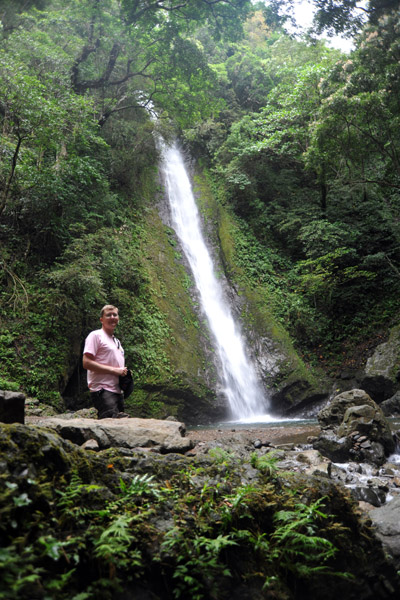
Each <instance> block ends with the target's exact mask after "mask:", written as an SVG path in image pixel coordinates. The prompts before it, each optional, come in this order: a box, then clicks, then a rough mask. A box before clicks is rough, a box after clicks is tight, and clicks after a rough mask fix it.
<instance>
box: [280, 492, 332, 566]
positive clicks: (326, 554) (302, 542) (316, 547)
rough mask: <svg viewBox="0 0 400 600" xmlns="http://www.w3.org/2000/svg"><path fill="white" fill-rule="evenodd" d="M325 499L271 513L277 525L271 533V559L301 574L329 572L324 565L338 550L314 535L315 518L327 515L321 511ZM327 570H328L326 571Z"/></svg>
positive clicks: (327, 541) (325, 540)
mask: <svg viewBox="0 0 400 600" xmlns="http://www.w3.org/2000/svg"><path fill="white" fill-rule="evenodd" d="M323 501H324V498H320V499H319V500H317V501H316V502H314V503H313V504H311V505H310V506H307V505H306V504H302V503H298V504H296V505H295V510H281V511H278V512H277V513H276V514H275V516H274V522H275V524H277V528H276V529H275V531H274V533H273V534H272V536H271V549H272V552H271V557H270V558H271V560H278V561H279V563H280V565H281V567H283V568H284V569H286V570H288V571H291V572H292V573H296V574H297V575H298V576H300V577H310V576H313V575H316V574H317V573H321V572H323V571H329V569H328V567H327V566H326V565H325V564H324V563H326V562H327V561H328V560H329V559H330V558H332V557H333V556H334V555H335V554H336V552H337V549H336V548H335V546H334V545H333V544H332V543H331V542H330V541H329V540H327V539H325V538H323V537H321V536H318V535H316V531H317V523H316V521H315V519H316V518H319V519H321V518H327V515H326V514H324V513H323V512H322V511H321V510H320V508H319V507H320V505H321V504H322V502H323ZM329 572H330V571H329Z"/></svg>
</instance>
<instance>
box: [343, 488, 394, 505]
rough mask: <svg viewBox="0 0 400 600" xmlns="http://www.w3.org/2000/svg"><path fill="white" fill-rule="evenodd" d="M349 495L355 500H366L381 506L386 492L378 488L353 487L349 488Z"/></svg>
mask: <svg viewBox="0 0 400 600" xmlns="http://www.w3.org/2000/svg"><path fill="white" fill-rule="evenodd" d="M351 495H352V496H353V498H355V500H358V501H360V502H367V503H368V504H370V505H371V506H382V504H384V503H385V501H386V492H385V491H384V490H380V489H378V488H370V487H355V488H351Z"/></svg>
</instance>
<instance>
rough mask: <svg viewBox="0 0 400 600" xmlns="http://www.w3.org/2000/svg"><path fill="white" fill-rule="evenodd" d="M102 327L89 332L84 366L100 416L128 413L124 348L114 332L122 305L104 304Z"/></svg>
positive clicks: (125, 415) (101, 316)
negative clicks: (121, 381) (123, 379)
mask: <svg viewBox="0 0 400 600" xmlns="http://www.w3.org/2000/svg"><path fill="white" fill-rule="evenodd" d="M100 322H101V324H102V327H101V329H96V330H95V331H92V332H91V333H89V335H88V336H87V338H86V340H85V348H84V350H83V361H82V362H83V368H84V369H87V380H88V386H89V390H90V395H91V398H92V400H93V404H94V407H95V408H96V409H97V412H98V415H99V419H106V418H109V417H111V418H121V417H128V416H129V415H127V414H126V413H124V412H123V411H124V397H123V394H122V393H121V388H120V386H119V376H120V375H126V373H127V368H126V367H125V357H124V350H123V348H122V346H121V343H120V341H119V340H118V339H117V338H116V337H115V335H114V332H115V329H116V327H117V325H118V322H119V314H118V308H117V307H116V306H113V305H112V304H106V306H103V308H102V309H101V313H100Z"/></svg>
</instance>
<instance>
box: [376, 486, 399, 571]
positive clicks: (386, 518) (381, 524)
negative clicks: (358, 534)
mask: <svg viewBox="0 0 400 600" xmlns="http://www.w3.org/2000/svg"><path fill="white" fill-rule="evenodd" d="M399 515H400V496H398V497H396V498H393V500H391V501H390V502H388V503H387V504H385V505H384V506H381V507H379V508H376V509H374V510H371V511H370V513H369V516H370V518H371V520H372V523H373V526H374V528H375V532H376V535H377V537H378V538H379V539H380V540H381V542H382V543H383V545H384V546H385V548H386V549H387V550H388V552H389V553H390V555H391V557H392V559H393V561H394V563H395V565H396V567H397V568H398V569H399V568H400V519H399Z"/></svg>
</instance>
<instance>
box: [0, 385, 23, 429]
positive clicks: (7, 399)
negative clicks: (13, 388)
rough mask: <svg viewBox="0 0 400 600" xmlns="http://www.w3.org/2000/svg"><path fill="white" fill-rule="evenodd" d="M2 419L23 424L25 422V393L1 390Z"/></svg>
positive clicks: (6, 421)
mask: <svg viewBox="0 0 400 600" xmlns="http://www.w3.org/2000/svg"><path fill="white" fill-rule="evenodd" d="M0 421H1V422H2V423H22V424H23V423H24V422H25V394H22V393H20V392H9V391H6V390H0Z"/></svg>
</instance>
